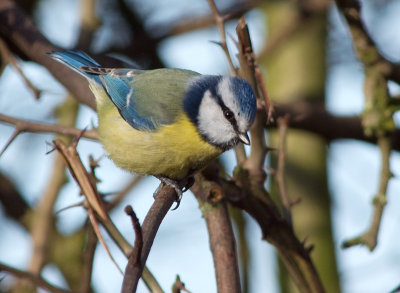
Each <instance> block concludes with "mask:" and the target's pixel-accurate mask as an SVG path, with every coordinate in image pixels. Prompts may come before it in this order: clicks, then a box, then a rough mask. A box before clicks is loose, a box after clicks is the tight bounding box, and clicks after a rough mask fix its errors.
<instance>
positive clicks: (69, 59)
mask: <svg viewBox="0 0 400 293" xmlns="http://www.w3.org/2000/svg"><path fill="white" fill-rule="evenodd" d="M49 56H50V57H52V58H54V59H56V60H58V61H60V62H61V63H63V64H65V65H67V66H68V67H69V68H71V69H73V70H75V71H76V72H78V73H79V74H81V75H83V76H84V77H86V78H87V79H89V80H92V81H95V82H97V83H100V78H99V76H98V75H96V74H92V73H90V72H86V71H84V70H82V69H81V67H99V66H100V64H99V63H97V62H96V61H95V60H94V59H93V58H91V57H90V56H89V55H87V54H86V53H85V52H82V51H60V52H52V53H49Z"/></svg>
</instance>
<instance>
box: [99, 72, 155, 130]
mask: <svg viewBox="0 0 400 293" xmlns="http://www.w3.org/2000/svg"><path fill="white" fill-rule="evenodd" d="M101 81H102V83H103V85H104V87H105V89H106V91H107V93H108V95H109V97H110V98H111V100H112V101H113V103H114V104H115V106H116V107H117V108H118V111H119V113H120V114H121V116H122V117H123V118H124V120H125V121H126V122H128V123H129V124H130V125H131V126H132V127H133V128H135V129H138V130H155V129H156V126H157V125H156V124H155V123H154V122H153V121H151V120H150V119H148V118H146V117H144V116H141V115H139V113H137V111H136V109H135V107H134V105H133V98H134V94H135V93H134V88H133V87H132V86H130V85H129V84H130V83H131V82H133V78H132V77H113V76H111V75H102V76H101Z"/></svg>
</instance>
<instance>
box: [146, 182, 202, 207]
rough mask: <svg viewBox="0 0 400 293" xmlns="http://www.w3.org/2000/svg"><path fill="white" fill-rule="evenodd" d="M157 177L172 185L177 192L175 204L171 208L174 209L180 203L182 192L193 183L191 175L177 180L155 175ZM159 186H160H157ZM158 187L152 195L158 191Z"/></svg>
mask: <svg viewBox="0 0 400 293" xmlns="http://www.w3.org/2000/svg"><path fill="white" fill-rule="evenodd" d="M156 177H157V178H158V179H160V181H161V182H162V183H164V184H166V185H168V186H170V187H172V188H173V189H175V191H176V194H177V199H176V206H175V207H174V208H173V209H172V211H173V210H176V209H177V208H178V207H179V205H180V203H181V199H182V196H183V193H184V192H186V191H188V190H189V188H190V187H192V185H193V184H194V177H193V176H189V177H186V178H184V179H182V180H180V181H177V180H173V179H171V178H168V177H164V176H156ZM159 188H160V187H159ZM159 188H157V190H156V191H155V193H154V196H155V195H156V194H157V193H158V191H159Z"/></svg>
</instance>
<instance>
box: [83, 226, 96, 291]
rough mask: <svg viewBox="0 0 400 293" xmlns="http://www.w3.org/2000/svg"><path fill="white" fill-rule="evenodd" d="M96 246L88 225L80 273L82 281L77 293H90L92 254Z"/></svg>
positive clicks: (94, 236) (94, 237)
mask: <svg viewBox="0 0 400 293" xmlns="http://www.w3.org/2000/svg"><path fill="white" fill-rule="evenodd" d="M96 246H97V237H96V234H95V232H94V230H93V228H92V227H91V226H90V225H88V229H87V240H86V248H85V251H84V253H83V263H84V265H83V272H82V281H81V286H80V289H79V293H90V292H92V290H91V285H90V284H91V281H92V274H93V260H94V253H95V251H96Z"/></svg>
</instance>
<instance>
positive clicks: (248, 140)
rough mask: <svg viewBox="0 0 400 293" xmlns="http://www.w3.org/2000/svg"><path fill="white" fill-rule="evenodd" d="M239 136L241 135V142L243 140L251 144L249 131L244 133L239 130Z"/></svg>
mask: <svg viewBox="0 0 400 293" xmlns="http://www.w3.org/2000/svg"><path fill="white" fill-rule="evenodd" d="M238 136H239V140H240V141H241V142H243V143H244V144H247V145H249V144H250V138H249V135H248V134H247V132H244V133H240V132H239V133H238Z"/></svg>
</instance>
